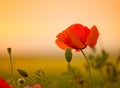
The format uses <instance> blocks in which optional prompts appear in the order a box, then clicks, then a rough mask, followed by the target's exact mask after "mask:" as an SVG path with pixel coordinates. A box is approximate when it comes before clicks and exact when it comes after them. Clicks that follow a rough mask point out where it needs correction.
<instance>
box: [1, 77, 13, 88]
mask: <svg viewBox="0 0 120 88" xmlns="http://www.w3.org/2000/svg"><path fill="white" fill-rule="evenodd" d="M0 88H12V87H11V86H10V85H9V84H8V83H7V82H6V81H5V80H4V79H2V78H0Z"/></svg>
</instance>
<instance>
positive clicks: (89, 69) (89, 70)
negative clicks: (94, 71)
mask: <svg viewBox="0 0 120 88" xmlns="http://www.w3.org/2000/svg"><path fill="white" fill-rule="evenodd" d="M81 52H82V54H83V56H84V57H85V59H86V61H87V64H88V72H89V77H90V83H91V85H92V75H91V68H90V63H89V60H88V58H87V56H86V55H85V53H84V52H83V50H81Z"/></svg>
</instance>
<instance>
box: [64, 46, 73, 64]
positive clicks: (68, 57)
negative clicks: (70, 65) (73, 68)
mask: <svg viewBox="0 0 120 88" xmlns="http://www.w3.org/2000/svg"><path fill="white" fill-rule="evenodd" d="M65 58H66V60H67V62H70V61H71V60H72V51H71V49H69V48H67V49H66V52H65Z"/></svg>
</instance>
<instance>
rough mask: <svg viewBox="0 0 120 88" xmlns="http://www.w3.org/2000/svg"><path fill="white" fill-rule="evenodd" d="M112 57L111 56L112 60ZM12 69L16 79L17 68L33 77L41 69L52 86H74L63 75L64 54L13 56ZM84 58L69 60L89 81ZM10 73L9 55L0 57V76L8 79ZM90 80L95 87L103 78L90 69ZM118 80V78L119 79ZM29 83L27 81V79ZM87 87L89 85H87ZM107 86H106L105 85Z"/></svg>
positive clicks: (64, 66)
mask: <svg viewBox="0 0 120 88" xmlns="http://www.w3.org/2000/svg"><path fill="white" fill-rule="evenodd" d="M113 59H114V58H111V60H113ZM12 60H13V69H14V72H15V76H16V80H17V79H19V78H21V76H20V75H19V74H18V72H17V69H23V70H25V71H26V72H27V73H28V74H29V75H30V76H31V77H33V78H34V72H36V71H37V70H39V69H42V70H43V71H44V72H45V75H46V76H47V77H48V79H49V80H50V82H51V83H52V85H53V87H52V88H75V87H72V85H71V84H70V82H69V81H70V79H69V77H68V76H66V75H63V73H65V72H66V71H68V69H67V62H66V60H65V58H64V56H59V57H58V56H38V57H37V56H32V57H31V56H13V57H12ZM85 63H86V60H85V59H84V57H83V56H74V57H73V60H72V62H71V66H72V67H75V68H77V69H78V70H79V71H80V74H82V77H83V79H84V80H85V81H86V82H89V76H88V73H87V71H86V68H85ZM10 76H11V74H10V62H9V57H6V56H5V57H1V58H0V77H3V78H4V79H6V80H7V79H9V78H10ZM92 80H93V82H94V86H96V87H95V88H101V87H97V86H98V85H99V83H100V81H102V80H103V79H102V78H101V74H100V73H99V72H97V71H95V70H94V69H92ZM119 81H120V80H119ZM28 84H29V81H28ZM88 88H89V87H88ZM105 88H107V87H105ZM109 88H119V87H118V84H116V83H113V85H111V87H109Z"/></svg>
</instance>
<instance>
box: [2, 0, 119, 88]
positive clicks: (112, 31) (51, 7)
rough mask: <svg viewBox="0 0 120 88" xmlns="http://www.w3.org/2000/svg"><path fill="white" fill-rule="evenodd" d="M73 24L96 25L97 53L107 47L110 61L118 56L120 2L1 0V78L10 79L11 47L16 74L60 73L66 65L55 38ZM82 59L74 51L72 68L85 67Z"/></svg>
mask: <svg viewBox="0 0 120 88" xmlns="http://www.w3.org/2000/svg"><path fill="white" fill-rule="evenodd" d="M74 23H81V24H83V25H85V26H88V27H89V28H91V27H92V26H93V25H96V26H97V28H98V30H99V32H100V37H99V39H98V43H97V45H96V46H97V48H98V50H100V49H102V48H104V49H105V50H107V52H109V53H110V55H111V57H110V58H112V56H113V55H114V56H116V55H118V54H119V52H118V51H119V49H120V0H0V77H6V78H9V77H10V62H9V56H8V53H7V50H6V49H7V48H8V47H11V48H12V60H13V67H14V71H16V70H17V69H18V68H22V69H25V70H27V71H28V72H31V73H33V72H34V71H35V70H37V69H39V68H41V69H43V70H44V71H45V72H46V73H51V72H52V74H53V73H54V74H61V73H62V72H63V71H65V69H66V66H67V62H65V59H64V51H62V50H61V49H59V48H58V47H57V46H56V44H55V39H56V35H57V34H58V33H59V32H61V31H63V30H64V29H66V28H67V27H68V26H70V25H71V24H74ZM89 50H90V48H89V47H88V48H87V49H85V53H87V54H89ZM80 55H81V56H80ZM81 57H82V58H83V56H82V54H81V53H77V52H74V56H73V61H72V63H71V64H72V66H75V67H80V66H81V65H83V62H86V61H85V59H80V58H81ZM5 58H6V59H5ZM76 58H78V59H76ZM112 60H113V58H112ZM81 68H83V69H82V70H85V67H83V66H81ZM82 72H83V71H82ZM5 73H7V74H5ZM83 73H84V72H83ZM54 76H55V75H54ZM58 77H59V76H58ZM55 78H56V77H55ZM63 79H64V78H61V80H62V81H61V82H62V83H64V81H63ZM55 80H56V81H58V80H57V79H55ZM60 88H61V87H60ZM62 88H63V87H62ZM114 88H115V87H114Z"/></svg>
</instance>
